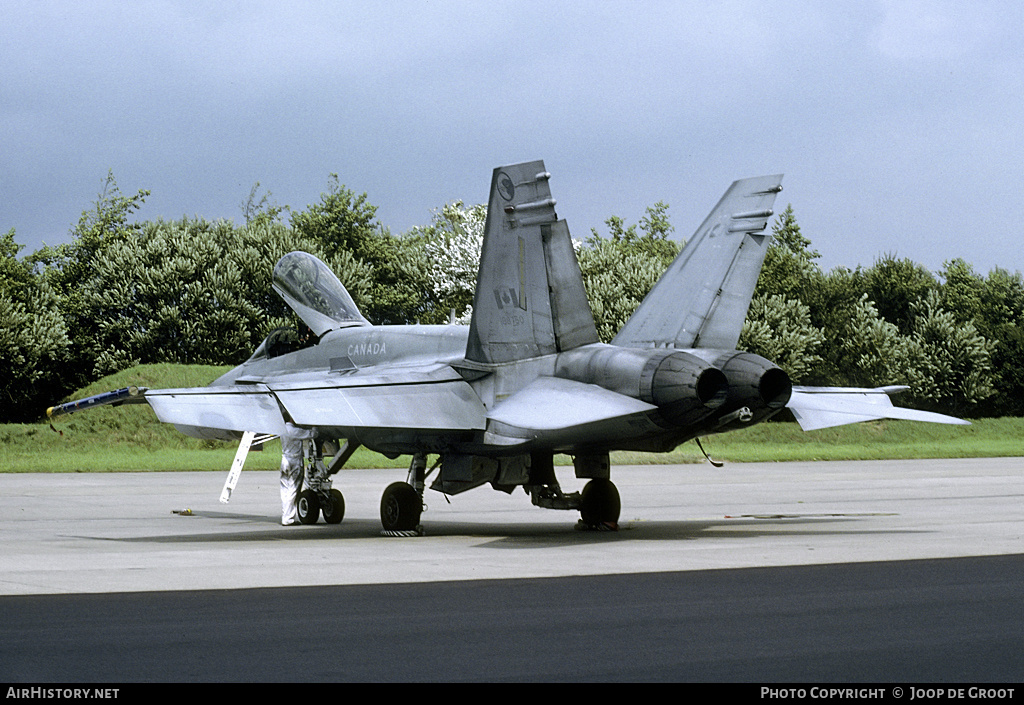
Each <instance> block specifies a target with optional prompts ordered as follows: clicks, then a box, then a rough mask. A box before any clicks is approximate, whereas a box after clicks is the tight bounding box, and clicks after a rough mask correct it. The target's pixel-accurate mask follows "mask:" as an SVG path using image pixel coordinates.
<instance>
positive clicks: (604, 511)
mask: <svg viewBox="0 0 1024 705" xmlns="http://www.w3.org/2000/svg"><path fill="white" fill-rule="evenodd" d="M574 464H575V465H576V470H577V477H591V478H593V479H591V480H590V481H589V482H588V483H587V484H586V485H585V486H584V487H583V491H582V492H571V493H568V494H566V493H565V492H562V488H561V487H560V486H559V485H558V481H557V480H556V479H555V468H554V462H553V458H552V454H550V453H534V454H533V455H532V457H531V464H530V482H529V485H528V486H527V487H526V488H525V489H526V491H527V492H529V494H530V499H531V501H532V502H533V503H534V504H535V505H537V506H538V507H544V508H545V509H569V510H573V509H578V510H579V512H580V521H579V523H577V524H576V528H577V529H580V530H583V531H618V528H619V512H620V511H621V509H622V503H621V501H620V499H619V491H618V489H616V487H615V485H614V484H613V483H612V481H611V480H609V479H608V477H607V474H608V469H609V463H608V457H607V455H606V454H605V455H603V456H602V455H597V456H581V457H579V458H577V460H576V462H575V463H574ZM595 475H596V477H595ZM601 475H604V477H601Z"/></svg>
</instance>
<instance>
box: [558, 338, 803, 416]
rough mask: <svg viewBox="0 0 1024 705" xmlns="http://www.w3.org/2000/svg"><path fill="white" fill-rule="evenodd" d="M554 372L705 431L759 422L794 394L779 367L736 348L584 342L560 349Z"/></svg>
mask: <svg viewBox="0 0 1024 705" xmlns="http://www.w3.org/2000/svg"><path fill="white" fill-rule="evenodd" d="M555 374H556V376H558V377H565V378H568V379H574V380H577V381H580V382H585V383H587V384H595V385H598V386H600V387H604V388H605V389H609V390H611V391H613V392H618V393H619V394H624V395H626V396H630V397H633V398H634V399H640V400H641V401H645V402H647V403H648V404H653V405H655V406H657V407H658V416H659V417H660V420H659V423H662V424H664V425H665V426H666V427H679V426H686V425H691V424H697V423H700V425H701V428H702V430H703V432H714V431H721V430H726V429H725V427H726V426H728V427H734V425H747V424H748V423H752V422H756V421H762V420H764V419H766V418H768V417H769V416H771V415H773V414H774V413H776V412H777V411H779V410H780V409H782V408H783V407H785V405H786V403H787V402H788V401H789V397H790V394H791V393H792V384H791V383H790V380H789V375H787V374H786V373H785V372H784V371H783V370H782V369H780V368H779V367H777V366H776V365H775V364H773V363H771V362H770V361H768V360H766V359H765V358H763V357H760V356H759V355H753V354H751V353H744V352H738V351H735V350H732V351H721V350H703V349H697V350H688V351H685V352H684V351H681V350H674V349H669V348H660V349H653V350H652V349H633V348H620V347H616V346H612V345H596V346H589V345H588V346H585V347H582V348H577V349H576V350H572V351H569V352H566V353H562V355H560V356H559V360H558V367H557V369H556V372H555Z"/></svg>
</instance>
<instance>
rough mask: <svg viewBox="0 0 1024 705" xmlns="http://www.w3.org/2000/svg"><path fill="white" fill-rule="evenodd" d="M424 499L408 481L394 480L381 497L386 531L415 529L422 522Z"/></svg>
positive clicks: (381, 516) (381, 514)
mask: <svg viewBox="0 0 1024 705" xmlns="http://www.w3.org/2000/svg"><path fill="white" fill-rule="evenodd" d="M422 512H423V500H421V499H420V495H419V492H417V491H416V488H414V487H413V486H412V485H410V484H409V483H408V482H394V483H392V484H390V485H388V487H387V489H385V490H384V496H383V497H381V499H380V523H381V524H382V525H383V526H384V530H385V531H413V530H414V529H415V528H416V527H417V526H418V525H419V523H420V514H421V513H422Z"/></svg>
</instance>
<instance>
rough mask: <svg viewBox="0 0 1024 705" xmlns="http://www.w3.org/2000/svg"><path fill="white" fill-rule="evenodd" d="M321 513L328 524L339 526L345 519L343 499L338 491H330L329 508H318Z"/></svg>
mask: <svg viewBox="0 0 1024 705" xmlns="http://www.w3.org/2000/svg"><path fill="white" fill-rule="evenodd" d="M320 511H322V512H323V515H324V521H326V522H327V523H328V524H340V523H341V520H342V519H343V518H344V517H345V498H344V497H342V496H341V492H340V491H338V490H331V504H330V506H329V507H320Z"/></svg>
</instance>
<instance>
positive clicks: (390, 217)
mask: <svg viewBox="0 0 1024 705" xmlns="http://www.w3.org/2000/svg"><path fill="white" fill-rule="evenodd" d="M0 7H2V8H3V23H2V25H0V112H2V118H0V144H2V147H0V167H2V169H0V232H7V231H8V230H9V229H10V228H15V230H16V241H17V242H19V243H20V244H23V245H25V246H26V248H25V250H24V251H23V254H24V253H27V252H31V251H33V250H35V249H37V248H38V247H40V246H41V245H42V244H43V243H44V242H46V243H48V244H51V245H53V244H57V243H59V242H64V241H67V240H68V239H69V235H68V233H69V230H70V229H71V228H72V227H73V226H74V224H75V223H76V222H77V220H78V217H79V215H80V213H81V212H82V210H84V209H86V208H88V207H89V206H90V204H91V203H92V202H93V201H94V200H95V199H96V197H97V194H98V192H99V191H100V189H101V187H102V185H103V181H104V179H105V177H106V174H107V172H108V170H112V171H113V173H114V176H115V177H116V179H117V182H118V185H119V186H120V188H121V191H122V193H124V194H126V195H131V194H134V193H135V192H136V191H138V190H139V189H148V190H150V191H151V192H152V195H151V196H150V197H149V198H148V199H147V200H146V205H145V206H144V208H143V209H142V211H141V212H140V213H139V215H138V217H139V218H140V219H144V220H148V219H156V218H158V217H163V218H167V219H176V218H180V217H181V216H182V215H199V216H203V217H206V218H210V219H214V218H231V219H234V220H235V221H240V220H241V203H242V202H243V201H244V200H245V198H246V197H247V195H248V193H249V189H250V188H251V187H252V185H253V184H254V183H255V182H256V181H259V182H261V184H262V186H263V187H264V188H265V189H269V190H270V191H271V193H272V200H273V201H274V202H276V203H277V204H278V205H288V206H291V207H292V208H294V209H296V210H301V209H303V208H305V207H306V206H307V205H308V204H310V203H314V202H316V201H318V200H319V197H320V193H321V192H322V191H324V190H325V189H326V188H327V184H328V177H329V175H330V174H331V173H337V174H338V175H339V179H340V181H341V182H342V183H343V184H345V185H347V186H348V187H349V188H351V189H353V190H355V191H356V192H359V193H362V192H366V193H367V194H368V197H369V200H370V202H371V203H373V204H374V205H376V206H377V207H378V211H377V215H378V219H379V220H380V222H381V223H382V224H383V225H385V226H387V227H388V228H390V229H391V230H392V232H404V231H406V230H408V229H409V228H411V227H412V226H415V225H421V224H426V223H428V222H429V221H430V218H431V212H432V211H433V210H434V209H439V208H440V207H441V206H442V205H444V204H445V203H446V202H450V201H453V200H456V199H462V200H464V201H466V202H468V203H479V202H483V201H485V200H486V197H487V188H488V185H489V182H490V174H491V170H492V169H493V168H494V167H496V166H499V165H501V164H507V163H512V162H516V161H523V160H527V159H538V158H539V159H544V160H545V162H546V165H547V168H548V171H550V172H551V173H552V191H553V194H554V196H555V198H556V199H557V200H558V203H559V205H558V212H559V215H560V216H561V217H563V218H566V219H567V220H568V222H569V228H570V231H571V232H572V233H573V235H574V236H575V237H584V236H586V235H587V234H588V233H589V231H590V229H591V228H592V227H598V228H601V229H602V230H603V227H602V223H603V221H604V220H605V219H606V218H607V217H608V216H610V215H612V214H615V215H619V216H622V217H624V218H625V219H626V220H627V221H629V222H635V221H637V220H638V219H639V218H640V217H641V216H642V215H643V212H644V208H645V207H646V206H648V205H651V204H654V203H655V202H657V201H665V202H667V203H668V204H669V205H670V209H669V214H670V217H671V220H672V223H673V224H674V225H675V227H676V233H675V235H676V236H677V237H679V238H687V237H689V236H690V234H691V233H692V232H693V230H694V229H695V228H696V227H697V225H699V223H700V221H701V220H702V219H703V218H704V216H705V215H706V214H707V212H708V211H709V210H710V209H711V207H712V206H713V205H714V204H715V202H716V201H717V200H718V198H719V197H720V196H721V194H722V192H724V190H725V188H726V187H727V186H728V185H729V183H731V182H732V181H733V180H735V179H737V178H742V177H746V176H755V175H759V174H765V173H780V172H781V173H785V175H786V176H785V179H784V181H783V184H784V186H785V191H783V193H782V194H781V196H780V199H779V201H778V202H777V203H778V204H779V208H777V210H781V208H784V207H785V205H786V204H792V205H793V208H794V212H795V214H796V217H797V221H798V222H799V224H800V226H801V228H802V231H803V233H804V234H805V235H807V236H808V237H810V238H811V240H812V242H813V245H814V247H815V249H817V250H818V251H819V252H821V255H822V258H821V264H822V266H823V267H825V268H826V269H831V268H833V267H835V266H840V265H842V266H847V267H851V268H852V267H856V266H858V265H865V266H869V265H871V264H872V263H873V262H874V261H875V260H876V259H877V258H878V257H879V256H882V255H884V254H887V253H891V254H895V255H897V256H900V257H909V258H910V259H912V260H914V261H915V262H919V263H921V264H923V265H925V266H926V267H928V268H929V269H931V270H932V271H933V272H938V270H939V269H941V267H942V265H943V262H944V261H946V260H949V259H952V258H956V257H960V258H963V259H965V260H967V261H968V262H970V263H972V264H973V265H974V267H975V269H976V270H977V271H979V272H981V273H983V274H984V273H987V272H988V271H989V270H990V269H991V268H992V267H995V266H1000V267H1003V268H1006V269H1009V270H1011V271H1015V270H1024V250H1022V248H1021V246H1020V239H1021V238H1020V234H1019V232H1020V226H1019V224H1018V222H1017V219H1018V218H1019V217H1020V216H1021V215H1022V214H1024V195H1022V181H1024V179H1022V175H1024V174H1022V171H1024V167H1022V164H1024V145H1022V138H1021V132H1022V125H1024V120H1022V117H1024V32H1022V30H1024V4H1021V3H1018V2H1014V1H1012V0H1006V1H1002V2H996V1H987V2H986V1H984V0H973V1H972V2H969V3H968V2H952V1H951V2H943V1H941V0H936V1H926V0H918V1H913V0H908V1H901V2H895V1H894V2H887V1H865V0H860V1H856V2H846V1H835V0H832V1H830V2H822V3H808V2H806V1H803V2H783V1H771V2H768V1H766V0H761V1H752V0H751V1H747V0H732V1H726V2H699V3H698V2H680V1H667V2H647V1H637V0H631V1H630V2H624V1H623V2H611V1H605V2H598V1H594V0H591V1H587V0H572V1H571V2H559V1H558V0H547V1H541V2H536V1H534V0H517V2H514V3H492V2H483V1H482V0H480V1H463V2H455V1H441V0H431V1H418V2H414V1H412V0H392V1H390V2H389V1H387V0H383V1H382V2H378V3H367V2H337V1H334V2H298V1H294V0H293V1H292V2H288V3H281V2H273V3H261V2H237V3H235V2H215V3H214V2H209V3H205V2H170V1H167V2H155V1H150V2H139V1H136V2H131V3H128V2H86V3H83V2H39V1H38V0H33V1H32V2H10V1H9V0H4V1H2V2H0Z"/></svg>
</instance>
